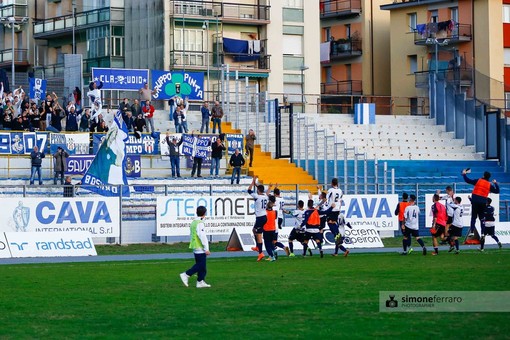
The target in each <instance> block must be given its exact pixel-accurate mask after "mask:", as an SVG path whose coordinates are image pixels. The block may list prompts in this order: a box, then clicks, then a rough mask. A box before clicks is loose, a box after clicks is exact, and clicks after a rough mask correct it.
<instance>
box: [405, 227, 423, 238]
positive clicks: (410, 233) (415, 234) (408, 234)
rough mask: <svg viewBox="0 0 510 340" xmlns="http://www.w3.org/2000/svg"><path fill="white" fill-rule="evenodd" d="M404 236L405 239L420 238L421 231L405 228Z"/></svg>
mask: <svg viewBox="0 0 510 340" xmlns="http://www.w3.org/2000/svg"><path fill="white" fill-rule="evenodd" d="M404 236H405V237H411V236H412V237H420V231H419V230H415V229H410V228H405V229H404Z"/></svg>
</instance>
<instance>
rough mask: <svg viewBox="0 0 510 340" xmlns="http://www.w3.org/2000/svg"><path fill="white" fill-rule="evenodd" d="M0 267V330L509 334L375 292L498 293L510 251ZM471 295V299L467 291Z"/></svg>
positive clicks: (485, 322)
mask: <svg viewBox="0 0 510 340" xmlns="http://www.w3.org/2000/svg"><path fill="white" fill-rule="evenodd" d="M192 264H193V261H192V260H191V259H189V260H161V261H128V262H105V263H64V264H24V265H2V266H0V280H1V282H2V287H1V289H2V302H1V305H2V307H3V308H2V313H1V315H0V324H1V325H2V326H1V327H0V338H2V339H25V338H49V339H55V338H68V339H69V338H102V339H106V338H119V339H120V338H122V339H141V338H145V339H158V338H159V339H173V338H177V339H180V338H187V339H192V338H198V337H200V338H203V339H220V338H222V339H234V338H235V339H268V338H272V339H282V338H308V339H318V338H341V337H342V338H389V337H393V338H397V337H398V338H439V339H443V338H455V339H462V338H464V339H471V338H480V337H483V338H485V339H501V338H508V337H509V334H510V324H509V322H508V320H509V314H508V313H461V312H456V313H439V312H436V313H380V312H379V291H418V290H421V291H424V290H427V291H480V290H482V291H489V290H495V291H508V290H510V280H509V278H510V275H509V274H508V273H509V271H510V251H508V250H505V249H503V250H502V251H500V250H496V249H490V250H487V251H486V252H485V253H478V252H474V251H465V252H462V253H461V254H460V255H454V254H449V253H447V252H445V251H443V252H442V253H440V255H439V256H426V257H424V256H422V255H421V254H420V253H419V252H415V253H413V254H411V255H409V256H400V255H398V254H396V253H381V254H373V253H372V254H370V253H363V254H351V255H350V256H349V257H347V258H343V257H336V258H334V257H331V256H330V255H326V256H325V257H324V258H323V259H321V258H319V256H317V255H314V256H313V257H306V258H301V257H298V256H297V257H295V258H287V257H284V256H281V257H280V259H279V260H278V261H276V262H266V261H262V262H259V263H257V262H256V261H255V256H254V257H248V258H246V257H243V258H221V259H218V258H215V259H209V260H208V275H207V278H206V281H207V282H208V283H209V284H211V285H212V288H209V289H197V288H195V286H194V285H195V277H193V278H192V279H190V287H189V288H186V287H184V286H183V285H182V283H181V281H180V279H179V273H180V272H182V271H184V270H185V269H187V268H188V267H190V266H191V265H192ZM472 298H473V299H477V296H476V295H475V294H473V296H472Z"/></svg>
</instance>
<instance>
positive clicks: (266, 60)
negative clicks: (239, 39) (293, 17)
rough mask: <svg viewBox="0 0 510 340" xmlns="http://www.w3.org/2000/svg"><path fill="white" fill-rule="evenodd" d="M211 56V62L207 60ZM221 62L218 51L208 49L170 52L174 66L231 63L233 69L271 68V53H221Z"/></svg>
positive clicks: (203, 65) (215, 65)
mask: <svg viewBox="0 0 510 340" xmlns="http://www.w3.org/2000/svg"><path fill="white" fill-rule="evenodd" d="M207 58H209V63H208V61H207ZM219 58H220V60H219V62H217V61H216V53H214V52H207V51H187V50H173V51H172V52H170V61H171V62H170V64H171V65H172V66H174V67H182V66H187V67H200V68H205V67H207V66H208V65H209V67H211V68H217V67H218V65H222V64H230V66H231V67H232V68H233V69H255V70H269V69H270V66H271V64H270V62H271V56H270V55H263V54H260V55H254V54H248V53H226V52H221V53H219Z"/></svg>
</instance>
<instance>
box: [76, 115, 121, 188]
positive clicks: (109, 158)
mask: <svg viewBox="0 0 510 340" xmlns="http://www.w3.org/2000/svg"><path fill="white" fill-rule="evenodd" d="M127 139H128V130H127V128H126V124H125V123H124V120H123V119H122V114H121V113H120V112H119V111H117V112H116V113H115V116H114V119H113V123H112V125H111V127H110V130H109V131H108V133H107V134H106V137H105V139H104V140H103V142H102V143H101V146H100V147H99V151H98V152H97V154H96V157H95V158H94V160H93V161H92V164H91V165H90V167H89V169H88V171H87V173H86V174H85V176H83V179H82V180H81V183H82V185H83V187H84V188H86V189H88V190H90V191H94V192H97V193H98V194H100V195H103V196H118V195H119V190H118V185H122V195H123V196H129V187H128V186H127V184H128V181H127V177H126V171H125V166H126V164H125V163H126V140H127Z"/></svg>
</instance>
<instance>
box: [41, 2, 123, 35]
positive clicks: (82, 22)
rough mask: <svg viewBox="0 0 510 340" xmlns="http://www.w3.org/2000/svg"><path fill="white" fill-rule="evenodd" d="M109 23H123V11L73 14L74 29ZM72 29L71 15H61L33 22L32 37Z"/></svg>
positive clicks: (97, 10) (116, 9) (110, 9)
mask: <svg viewBox="0 0 510 340" xmlns="http://www.w3.org/2000/svg"><path fill="white" fill-rule="evenodd" d="M110 21H119V22H123V21H124V9H123V8H114V7H103V8H99V9H93V10H91V11H85V12H80V13H76V14H75V18H74V27H75V29H80V28H83V27H88V26H91V25H94V24H107V23H110ZM72 29H73V15H72V14H68V15H63V16H59V17H54V18H49V19H45V20H38V21H36V22H34V36H35V37H36V38H37V36H38V35H42V34H48V33H53V32H57V31H66V30H69V31H70V30H72Z"/></svg>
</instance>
